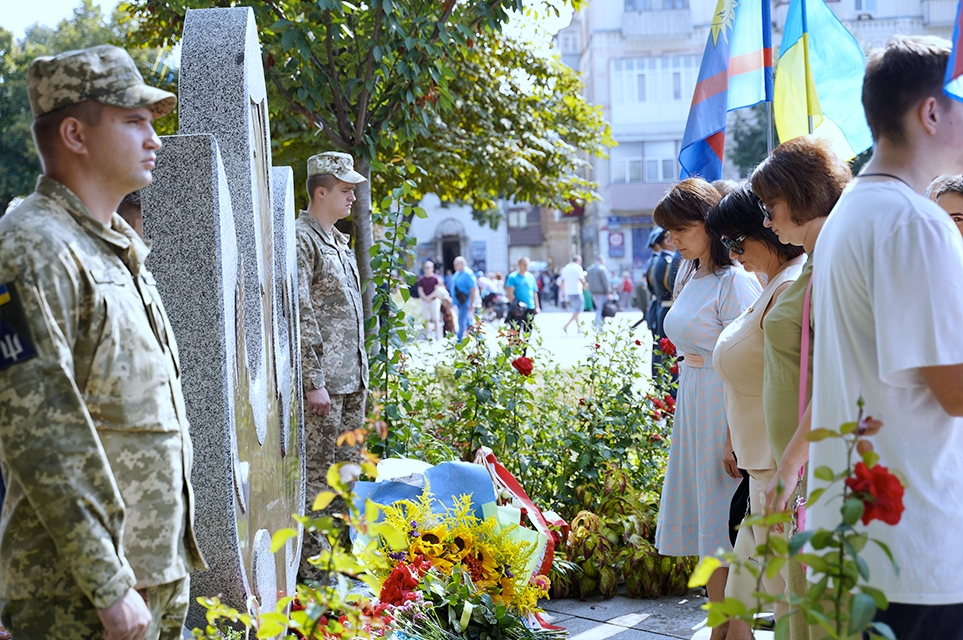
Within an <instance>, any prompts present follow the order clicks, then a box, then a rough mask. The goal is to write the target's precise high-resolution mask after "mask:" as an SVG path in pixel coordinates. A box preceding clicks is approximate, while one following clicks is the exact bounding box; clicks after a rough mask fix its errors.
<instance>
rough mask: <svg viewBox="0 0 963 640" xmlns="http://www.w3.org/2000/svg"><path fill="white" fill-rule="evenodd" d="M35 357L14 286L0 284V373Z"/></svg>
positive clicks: (34, 350)
mask: <svg viewBox="0 0 963 640" xmlns="http://www.w3.org/2000/svg"><path fill="white" fill-rule="evenodd" d="M36 355H37V350H36V349H34V346H33V337H32V336H31V334H30V326H29V325H28V323H27V318H26V316H25V315H24V312H23V305H22V304H20V297H19V295H18V294H17V287H16V285H15V284H14V283H12V282H10V283H7V284H0V371H3V370H4V369H6V368H7V367H10V366H12V365H15V364H17V363H18V362H24V361H26V360H30V359H31V358H33V357H35V356H36Z"/></svg>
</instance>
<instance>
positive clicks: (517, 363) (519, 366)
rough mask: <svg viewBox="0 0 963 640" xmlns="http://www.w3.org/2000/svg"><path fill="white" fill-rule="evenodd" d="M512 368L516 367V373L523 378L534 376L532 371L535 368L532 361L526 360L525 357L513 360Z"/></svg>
mask: <svg viewBox="0 0 963 640" xmlns="http://www.w3.org/2000/svg"><path fill="white" fill-rule="evenodd" d="M512 366H513V367H515V371H517V372H519V373H520V374H522V375H523V376H530V375H532V370H533V369H534V366H533V365H532V359H531V358H526V357H525V356H520V357H518V358H515V359H514V360H512Z"/></svg>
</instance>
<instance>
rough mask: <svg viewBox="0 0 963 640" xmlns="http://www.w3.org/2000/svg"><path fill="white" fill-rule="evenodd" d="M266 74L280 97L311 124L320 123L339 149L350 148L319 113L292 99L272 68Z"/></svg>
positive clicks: (347, 149) (348, 149) (316, 124)
mask: <svg viewBox="0 0 963 640" xmlns="http://www.w3.org/2000/svg"><path fill="white" fill-rule="evenodd" d="M268 76H269V77H270V78H271V82H272V83H274V86H275V87H277V90H278V92H279V93H280V94H281V97H282V98H284V100H285V101H286V102H287V103H288V104H289V105H291V106H292V107H294V109H295V110H296V111H298V112H300V113H301V114H302V115H304V116H305V117H306V118H307V119H308V120H309V121H310V122H311V126H313V127H316V126H318V125H321V129H322V130H323V131H324V132H325V133H326V134H327V136H328V137H329V138H331V141H332V142H334V143H335V144H336V145H337V146H339V147H340V148H341V149H344V150H345V151H350V150H351V145H349V144H348V143H347V142H345V140H344V139H343V138H342V137H341V136H339V135H338V134H337V133H336V132H335V131H334V129H332V128H331V125H329V124H328V123H327V122H325V120H324V118H322V117H321V116H320V115H318V114H317V113H315V112H314V111H311V110H310V109H308V108H307V107H305V106H304V105H303V104H301V103H300V102H297V101H296V100H294V99H292V98H291V96H290V95H288V92H287V91H286V90H285V89H284V86H283V85H282V84H281V81H280V80H278V78H277V76H276V75H274V70H273V69H268Z"/></svg>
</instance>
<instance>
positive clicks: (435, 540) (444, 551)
mask: <svg viewBox="0 0 963 640" xmlns="http://www.w3.org/2000/svg"><path fill="white" fill-rule="evenodd" d="M447 537H448V530H447V529H446V528H445V527H444V526H442V525H438V526H436V527H433V528H431V529H428V530H427V531H423V532H421V535H419V536H417V537H415V538H413V539H412V540H411V545H410V546H409V547H408V554H409V555H411V556H412V557H414V556H417V555H422V556H424V557H425V559H427V560H429V561H430V562H431V566H433V567H437V568H438V569H439V570H440V571H441V572H443V573H445V574H446V575H447V574H450V573H451V568H452V566H453V565H454V563H453V562H452V561H451V560H449V559H448V545H447V544H446V538H447Z"/></svg>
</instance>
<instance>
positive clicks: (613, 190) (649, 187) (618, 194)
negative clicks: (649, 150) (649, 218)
mask: <svg viewBox="0 0 963 640" xmlns="http://www.w3.org/2000/svg"><path fill="white" fill-rule="evenodd" d="M673 184H675V181H668V182H634V183H629V184H613V185H611V187H610V191H609V203H610V207H611V210H612V211H613V212H620V213H621V212H642V211H651V210H652V209H654V208H655V205H657V204H658V203H659V200H661V199H662V196H664V195H665V194H666V192H667V191H668V190H669V189H671V188H672V185H673ZM612 215H616V214H615V213H613V214H612Z"/></svg>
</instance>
